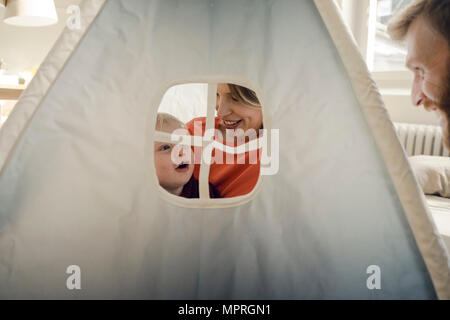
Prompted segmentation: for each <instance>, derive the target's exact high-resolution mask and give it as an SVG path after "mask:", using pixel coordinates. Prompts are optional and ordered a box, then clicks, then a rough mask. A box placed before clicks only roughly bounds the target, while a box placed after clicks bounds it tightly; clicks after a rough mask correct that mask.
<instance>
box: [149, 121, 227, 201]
mask: <svg viewBox="0 0 450 320" xmlns="http://www.w3.org/2000/svg"><path fill="white" fill-rule="evenodd" d="M177 129H186V127H185V125H184V123H183V122H181V121H180V120H178V119H177V118H175V117H174V116H172V115H170V114H167V113H158V115H157V118H156V130H157V131H163V132H167V133H172V132H173V131H175V130H177ZM186 134H189V131H187V129H186ZM174 148H177V150H175V152H178V159H182V160H183V161H182V162H181V163H174V162H173V161H172V151H173V150H174ZM189 151H190V150H189ZM186 158H188V159H187V160H188V161H187V160H186ZM189 158H190V159H189ZM154 159H155V169H156V175H157V176H158V180H159V184H160V186H161V187H163V188H164V189H166V190H167V192H169V193H172V194H174V195H177V196H180V197H184V198H198V197H199V191H198V180H196V179H195V178H194V177H193V172H194V164H193V153H192V152H189V155H187V154H185V150H183V148H181V146H179V147H176V145H175V144H170V143H166V142H155V158H154ZM209 194H210V198H219V197H220V195H219V193H218V192H217V190H216V189H215V188H214V187H213V186H212V185H211V184H209Z"/></svg>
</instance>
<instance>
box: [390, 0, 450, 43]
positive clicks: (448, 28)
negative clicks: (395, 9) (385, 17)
mask: <svg viewBox="0 0 450 320" xmlns="http://www.w3.org/2000/svg"><path fill="white" fill-rule="evenodd" d="M420 16H421V17H424V18H425V19H427V21H428V22H429V23H430V24H431V26H432V27H433V28H434V29H435V30H436V31H438V32H439V33H440V34H441V35H442V36H444V37H445V39H447V45H448V46H449V47H450V0H415V1H413V2H412V4H410V5H409V6H407V7H405V8H404V9H403V10H401V11H400V12H399V13H397V14H396V15H395V16H394V17H393V18H392V19H391V21H390V22H389V25H388V28H387V32H388V34H389V36H390V37H391V38H392V39H393V40H404V39H405V37H406V34H407V33H408V29H409V27H410V25H411V23H413V21H414V20H415V19H416V18H418V17H420Z"/></svg>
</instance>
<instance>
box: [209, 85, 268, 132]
mask: <svg viewBox="0 0 450 320" xmlns="http://www.w3.org/2000/svg"><path fill="white" fill-rule="evenodd" d="M216 110H217V116H218V117H219V118H220V123H219V130H220V131H222V134H224V135H225V133H226V130H233V131H234V130H237V129H242V130H244V132H246V131H247V130H249V129H254V130H255V131H256V132H258V130H259V129H260V128H261V127H262V124H263V118H262V111H261V108H258V107H253V106H250V105H248V104H245V103H242V102H240V101H239V100H238V98H237V97H234V96H232V94H231V91H230V89H229V87H228V85H227V84H226V83H220V84H218V85H217V100H216Z"/></svg>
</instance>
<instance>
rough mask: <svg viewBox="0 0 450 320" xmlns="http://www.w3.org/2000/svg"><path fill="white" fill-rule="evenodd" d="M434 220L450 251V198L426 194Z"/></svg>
mask: <svg viewBox="0 0 450 320" xmlns="http://www.w3.org/2000/svg"><path fill="white" fill-rule="evenodd" d="M426 198H427V203H428V206H429V207H430V210H431V213H432V214H433V218H434V222H435V223H436V226H437V228H438V231H439V233H440V235H441V236H442V238H443V239H444V242H445V245H446V247H447V251H449V252H450V198H444V197H438V196H426Z"/></svg>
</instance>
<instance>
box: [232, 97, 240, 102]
mask: <svg viewBox="0 0 450 320" xmlns="http://www.w3.org/2000/svg"><path fill="white" fill-rule="evenodd" d="M231 100H233V101H234V102H239V99H238V98H236V97H231Z"/></svg>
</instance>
